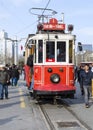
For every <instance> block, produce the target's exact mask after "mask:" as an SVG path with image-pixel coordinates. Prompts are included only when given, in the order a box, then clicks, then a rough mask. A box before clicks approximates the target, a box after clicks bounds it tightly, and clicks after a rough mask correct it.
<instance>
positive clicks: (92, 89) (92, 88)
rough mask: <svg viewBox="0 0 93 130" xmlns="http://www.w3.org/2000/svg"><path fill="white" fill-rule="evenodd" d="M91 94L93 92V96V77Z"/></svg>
mask: <svg viewBox="0 0 93 130" xmlns="http://www.w3.org/2000/svg"><path fill="white" fill-rule="evenodd" d="M91 91H92V92H91V94H92V97H93V79H92V86H91Z"/></svg>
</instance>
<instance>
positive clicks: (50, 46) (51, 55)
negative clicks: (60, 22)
mask: <svg viewBox="0 0 93 130" xmlns="http://www.w3.org/2000/svg"><path fill="white" fill-rule="evenodd" d="M46 61H47V62H54V61H55V42H53V41H47V42H46Z"/></svg>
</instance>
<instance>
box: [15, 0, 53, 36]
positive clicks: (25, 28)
mask: <svg viewBox="0 0 93 130" xmlns="http://www.w3.org/2000/svg"><path fill="white" fill-rule="evenodd" d="M50 1H51V0H49V1H48V2H47V4H46V6H45V8H44V10H43V12H42V15H43V14H44V12H45V10H46V9H47V7H48V5H49V3H50ZM36 22H38V20H37V21H35V22H33V23H32V24H30V25H27V26H26V27H24V28H23V29H22V30H21V31H19V32H17V33H16V35H17V34H20V33H22V32H23V31H25V30H27V29H28V28H29V27H30V26H31V27H32V25H33V24H35V23H36Z"/></svg>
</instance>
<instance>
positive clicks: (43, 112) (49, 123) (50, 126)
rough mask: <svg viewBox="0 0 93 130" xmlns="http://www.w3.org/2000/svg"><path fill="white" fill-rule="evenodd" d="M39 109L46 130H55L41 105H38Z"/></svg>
mask: <svg viewBox="0 0 93 130" xmlns="http://www.w3.org/2000/svg"><path fill="white" fill-rule="evenodd" d="M39 108H40V110H41V113H42V114H43V117H44V118H45V121H46V124H47V126H48V129H49V130H56V129H55V127H54V125H53V123H52V121H51V119H50V118H49V116H48V114H47V112H46V110H45V109H44V107H43V106H42V105H41V104H39Z"/></svg>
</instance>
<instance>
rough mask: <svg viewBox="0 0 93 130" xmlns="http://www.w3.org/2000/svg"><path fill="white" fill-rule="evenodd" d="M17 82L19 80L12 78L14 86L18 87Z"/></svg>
mask: <svg viewBox="0 0 93 130" xmlns="http://www.w3.org/2000/svg"><path fill="white" fill-rule="evenodd" d="M17 81H18V79H17V78H16V77H15V78H12V86H16V85H17Z"/></svg>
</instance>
